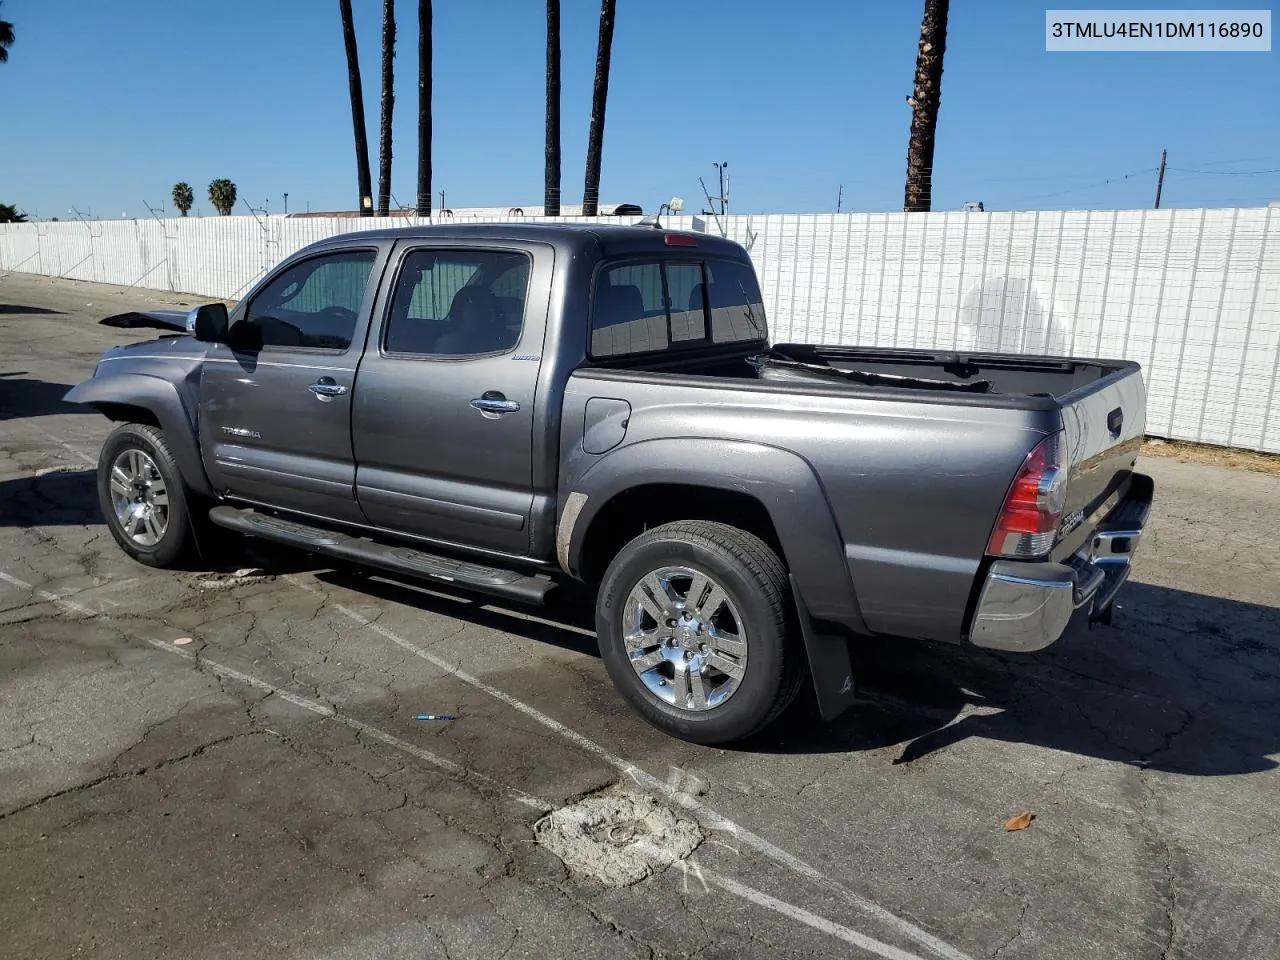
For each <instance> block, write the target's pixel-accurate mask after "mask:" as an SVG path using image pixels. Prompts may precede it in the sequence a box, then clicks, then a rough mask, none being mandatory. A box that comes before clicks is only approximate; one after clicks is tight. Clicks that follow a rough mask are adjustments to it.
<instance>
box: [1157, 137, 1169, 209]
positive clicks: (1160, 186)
mask: <svg viewBox="0 0 1280 960" xmlns="http://www.w3.org/2000/svg"><path fill="white" fill-rule="evenodd" d="M1168 156H1169V151H1167V150H1161V151H1160V175H1159V176H1158V177H1156V207H1155V208H1156V209H1157V210H1159V209H1160V192H1161V191H1162V190H1163V189H1164V162H1165V160H1167V159H1168Z"/></svg>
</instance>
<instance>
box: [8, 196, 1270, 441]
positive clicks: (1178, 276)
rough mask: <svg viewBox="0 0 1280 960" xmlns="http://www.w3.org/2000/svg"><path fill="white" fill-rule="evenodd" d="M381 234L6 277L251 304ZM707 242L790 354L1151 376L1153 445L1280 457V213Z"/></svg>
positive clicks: (239, 227) (290, 229)
mask: <svg viewBox="0 0 1280 960" xmlns="http://www.w3.org/2000/svg"><path fill="white" fill-rule="evenodd" d="M561 219H562V220H566V221H567V220H569V219H570V218H561ZM574 219H580V218H574ZM606 219H607V218H600V221H597V222H604V221H606ZM634 219H635V218H627V219H625V220H614V221H613V222H634ZM399 222H400V223H401V224H404V223H406V222H408V221H404V220H403V219H402V220H400V221H399ZM450 222H457V221H450ZM664 222H666V223H668V224H670V225H673V226H676V227H680V228H684V229H691V228H692V223H691V220H690V218H687V217H685V218H670V219H668V220H666V221H664ZM394 223H395V221H393V222H392V224H389V225H394ZM380 225H382V224H381V223H379V222H371V221H369V220H361V219H348V218H332V219H324V218H295V219H288V218H282V217H268V218H263V219H258V218H255V217H208V218H201V219H194V218H193V219H168V220H154V219H153V220H119V221H92V222H82V221H75V222H61V223H37V224H8V225H0V271H22V272H30V273H40V274H47V275H49V276H59V277H68V278H72V279H78V280H93V281H98V282H103V283H114V284H122V285H130V286H140V287H150V288H156V289H162V290H174V291H182V292H186V293H192V294H203V295H207V296H215V297H225V298H229V299H234V298H236V297H239V296H241V295H242V294H243V293H244V292H245V290H247V289H248V287H249V286H250V285H251V284H252V283H253V282H254V281H255V280H256V279H257V278H258V277H259V276H261V275H262V273H263V272H264V271H265V270H267V269H269V268H270V266H271V265H272V264H274V263H276V262H277V261H278V260H279V259H280V258H282V257H284V256H287V255H288V254H290V253H292V252H293V251H295V250H297V249H299V248H300V247H302V246H305V245H306V244H308V243H310V242H312V241H315V240H319V239H321V238H323V237H328V236H333V235H334V234H338V233H342V232H345V231H350V230H358V229H366V228H368V227H370V226H380ZM706 228H707V229H708V230H709V231H717V230H719V229H721V228H722V229H723V230H724V232H725V233H726V234H727V235H728V236H729V237H731V238H732V239H734V240H737V241H738V242H739V243H741V244H743V245H744V246H745V247H747V249H748V250H750V252H751V256H752V259H753V260H754V262H755V265H756V269H757V271H758V272H759V274H760V280H761V285H762V287H763V289H764V296H765V306H766V309H767V311H768V314H769V320H770V325H771V327H772V330H773V336H774V339H775V340H777V341H786V340H791V341H813V342H821V343H842V344H862V345H868V346H899V347H919V348H923V349H946V350H950V349H958V350H966V349H982V350H1005V351H1012V352H1030V353H1052V354H1075V355H1084V356H1094V357H1107V358H1117V357H1118V358H1125V359H1131V360H1137V361H1138V362H1140V363H1141V364H1142V366H1143V368H1144V370H1145V375H1146V379H1147V383H1148V388H1149V392H1150V408H1149V413H1148V432H1149V433H1151V434H1152V435H1155V436H1162V437H1168V438H1172V439H1179V440H1194V441H1201V442H1205V443H1213V444H1222V445H1228V446H1237V447H1244V448H1248V449H1254V450H1263V451H1269V452H1273V453H1280V402H1277V393H1278V390H1277V381H1278V375H1280V208H1267V207H1262V208H1247V209H1246V208H1237V209H1217V210H1201V209H1193V210H1101V211H1099V210H1092V211H1038V212H1037V211H1031V212H1025V213H962V212H947V213H928V214H901V213H886V214H865V213H864V214H858V213H854V214H839V215H788V214H775V215H769V216H750V217H748V216H730V217H726V218H722V220H721V221H720V223H719V224H717V222H716V221H715V220H714V219H712V218H708V219H707V223H706ZM0 282H2V274H0Z"/></svg>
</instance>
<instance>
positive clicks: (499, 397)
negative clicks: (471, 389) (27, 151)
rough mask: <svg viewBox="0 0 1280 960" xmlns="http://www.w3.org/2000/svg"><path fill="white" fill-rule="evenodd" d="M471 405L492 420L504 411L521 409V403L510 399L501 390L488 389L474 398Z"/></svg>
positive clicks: (509, 411)
mask: <svg viewBox="0 0 1280 960" xmlns="http://www.w3.org/2000/svg"><path fill="white" fill-rule="evenodd" d="M471 405H472V406H473V407H475V408H476V409H477V410H479V411H480V412H481V413H482V414H483V415H484V416H485V417H487V418H488V419H490V420H495V419H497V418H498V417H499V416H500V415H502V414H504V413H515V412H516V411H517V410H519V409H520V404H519V403H517V402H516V401H515V400H508V399H507V398H506V397H505V396H504V395H503V394H502V392H501V391H499V390H486V391H485V392H484V393H483V394H481V395H480V396H479V397H476V399H474V400H472V401H471Z"/></svg>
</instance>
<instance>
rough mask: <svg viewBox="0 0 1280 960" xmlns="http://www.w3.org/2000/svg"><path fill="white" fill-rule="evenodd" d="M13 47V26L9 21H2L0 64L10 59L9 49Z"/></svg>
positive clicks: (0, 24) (0, 29) (0, 25)
mask: <svg viewBox="0 0 1280 960" xmlns="http://www.w3.org/2000/svg"><path fill="white" fill-rule="evenodd" d="M12 46H13V24H12V23H10V22H9V21H8V20H0V63H4V62H5V61H6V60H8V59H9V48H10V47H12Z"/></svg>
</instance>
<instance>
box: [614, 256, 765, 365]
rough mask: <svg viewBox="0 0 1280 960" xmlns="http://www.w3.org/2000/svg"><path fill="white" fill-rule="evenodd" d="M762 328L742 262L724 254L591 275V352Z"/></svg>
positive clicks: (756, 293)
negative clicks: (724, 257)
mask: <svg viewBox="0 0 1280 960" xmlns="http://www.w3.org/2000/svg"><path fill="white" fill-rule="evenodd" d="M764 335H765V322H764V305H763V304H762V303H761V300H760V288H759V285H758V284H757V283H756V278H755V273H754V271H752V269H751V266H750V264H747V263H740V262H734V261H731V260H705V261H703V260H683V259H682V260H674V259H673V260H652V261H629V262H626V263H618V264H614V265H613V266H610V267H606V268H605V269H604V270H602V271H601V273H600V276H599V278H598V279H597V281H596V290H595V304H594V308H593V310H592V317H591V356H592V357H598V358H603V357H620V356H627V355H629V354H638V353H658V352H661V351H664V350H669V349H680V348H684V347H691V346H699V345H705V344H708V343H740V342H743V341H749V340H761V339H763V338H764Z"/></svg>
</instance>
